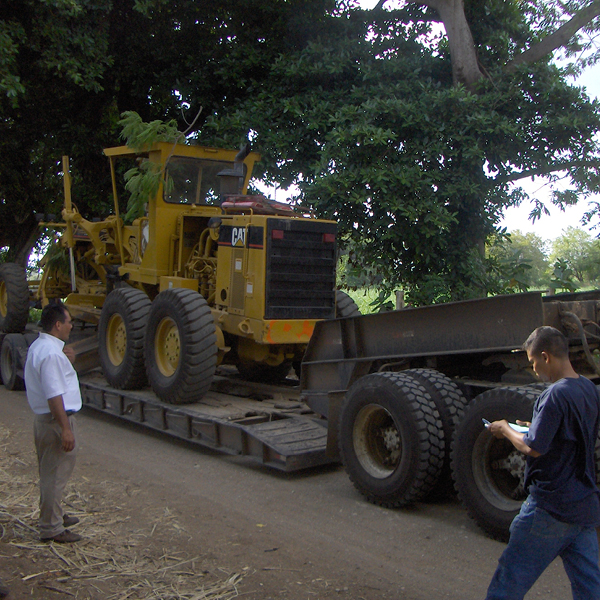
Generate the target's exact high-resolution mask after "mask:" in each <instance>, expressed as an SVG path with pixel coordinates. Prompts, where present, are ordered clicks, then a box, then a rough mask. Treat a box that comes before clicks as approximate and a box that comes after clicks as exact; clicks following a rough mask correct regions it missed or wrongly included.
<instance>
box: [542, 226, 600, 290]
mask: <svg viewBox="0 0 600 600" xmlns="http://www.w3.org/2000/svg"><path fill="white" fill-rule="evenodd" d="M557 259H561V260H563V261H564V263H565V264H566V265H568V267H569V269H570V270H571V272H572V275H573V277H575V279H576V280H577V281H578V282H579V283H580V284H582V285H597V284H598V283H599V282H600V240H598V239H595V238H592V236H591V235H590V234H589V233H587V232H586V231H583V230H582V229H577V228H575V227H567V229H565V230H564V231H563V234H562V235H561V236H560V237H558V238H556V240H554V241H553V243H552V250H551V252H550V260H553V261H554V260H557Z"/></svg>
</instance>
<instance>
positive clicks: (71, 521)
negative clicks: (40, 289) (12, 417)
mask: <svg viewBox="0 0 600 600" xmlns="http://www.w3.org/2000/svg"><path fill="white" fill-rule="evenodd" d="M40 323H41V326H42V330H43V331H42V333H40V335H39V337H38V338H37V339H36V340H35V341H34V342H33V344H31V346H30V348H29V351H28V352H27V361H26V363H25V388H26V390H27V400H28V401H29V405H30V406H31V409H32V410H33V412H34V413H35V418H34V438H35V447H36V451H37V456H38V464H39V472H40V519H39V528H40V539H41V540H42V541H47V542H51V541H54V542H59V543H69V542H77V541H79V540H80V539H81V536H80V535H77V534H76V533H73V532H72V531H69V530H68V529H66V527H69V526H71V525H75V524H76V523H78V522H79V519H77V517H72V516H68V515H65V514H64V513H63V510H62V506H61V500H62V495H63V491H64V489H65V486H66V485H67V482H68V481H69V477H70V476H71V473H72V472H73V468H74V467H75V457H76V454H77V449H78V445H77V440H76V430H75V418H74V415H75V413H76V412H77V411H78V410H80V409H81V391H80V389H79V380H78V379H77V373H76V372H75V369H74V368H73V365H72V364H71V363H72V362H73V361H74V360H75V354H74V352H73V350H72V349H71V348H65V342H66V341H67V340H68V339H69V334H70V333H71V329H72V328H73V323H72V321H71V315H70V314H69V311H68V310H67V309H66V307H65V306H64V305H63V304H62V303H60V302H59V303H53V304H48V305H47V306H45V307H44V309H43V310H42V317H41V320H40Z"/></svg>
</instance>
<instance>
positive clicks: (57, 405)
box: [48, 394, 75, 452]
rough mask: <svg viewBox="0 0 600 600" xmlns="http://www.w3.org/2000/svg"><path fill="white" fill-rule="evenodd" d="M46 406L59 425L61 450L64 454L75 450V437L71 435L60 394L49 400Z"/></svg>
mask: <svg viewBox="0 0 600 600" xmlns="http://www.w3.org/2000/svg"><path fill="white" fill-rule="evenodd" d="M48 406H49V407H50V412H51V413H52V416H53V417H54V420H55V421H56V422H57V423H58V424H59V425H60V429H61V437H62V449H63V450H64V451H65V452H71V451H72V450H73V449H74V448H75V436H74V435H73V431H72V430H71V425H70V424H69V417H67V413H66V412H65V404H64V402H63V398H62V394H61V395H60V396H54V398H50V399H49V400H48Z"/></svg>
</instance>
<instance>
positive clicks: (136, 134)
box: [119, 110, 185, 152]
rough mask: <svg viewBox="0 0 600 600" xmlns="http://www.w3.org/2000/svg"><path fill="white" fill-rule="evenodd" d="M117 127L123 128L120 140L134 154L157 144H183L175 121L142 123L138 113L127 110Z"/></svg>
mask: <svg viewBox="0 0 600 600" xmlns="http://www.w3.org/2000/svg"><path fill="white" fill-rule="evenodd" d="M119 125H121V127H122V128H123V131H122V132H121V139H123V140H125V144H126V145H127V146H129V147H130V148H133V149H134V150H135V151H136V152H143V151H144V150H147V149H148V148H149V147H150V146H152V145H153V144H156V143H157V142H168V143H172V144H183V143H185V136H184V135H183V133H181V132H180V131H179V128H178V125H177V121H176V120H175V119H171V120H170V121H168V122H164V121H161V120H160V119H155V120H154V121H150V123H144V121H143V120H142V117H140V115H139V114H138V113H136V112H135V111H133V110H128V111H125V112H124V113H123V114H122V115H121V120H120V121H119Z"/></svg>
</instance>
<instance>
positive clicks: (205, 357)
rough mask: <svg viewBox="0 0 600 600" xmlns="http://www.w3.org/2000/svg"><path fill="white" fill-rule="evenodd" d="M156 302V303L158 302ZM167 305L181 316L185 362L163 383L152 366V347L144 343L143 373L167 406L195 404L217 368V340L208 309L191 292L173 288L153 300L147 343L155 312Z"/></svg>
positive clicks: (152, 327)
mask: <svg viewBox="0 0 600 600" xmlns="http://www.w3.org/2000/svg"><path fill="white" fill-rule="evenodd" d="M157 301H158V302H157ZM163 305H164V306H165V307H167V306H170V307H172V308H173V309H174V312H175V313H176V314H177V315H179V316H180V317H181V320H182V322H183V328H180V331H179V336H180V344H181V346H182V347H183V346H185V348H186V352H185V357H186V360H185V362H183V363H182V364H180V365H179V366H178V368H177V370H176V372H175V373H174V374H173V375H172V376H171V377H170V378H169V380H170V381H171V383H167V384H165V383H164V381H163V380H164V379H165V378H164V377H163V376H162V375H161V374H160V372H159V370H158V367H157V366H156V364H155V358H154V349H153V347H152V344H150V343H147V344H146V350H145V356H146V371H147V375H148V380H149V382H150V385H151V386H152V389H153V390H154V393H155V394H156V395H157V396H158V397H159V398H160V399H161V400H163V401H164V402H169V403H170V404H187V403H190V402H197V401H198V400H200V399H201V398H202V397H203V396H204V395H205V394H206V392H208V390H209V388H210V385H211V383H212V380H213V376H214V373H215V370H216V367H217V337H216V333H215V324H214V319H213V316H212V313H211V311H210V307H209V306H208V304H207V303H206V300H205V299H204V298H203V297H202V296H201V295H200V294H199V293H198V292H195V291H194V290H190V289H186V288H174V289H169V290H165V291H164V292H161V293H160V294H159V295H158V296H157V297H156V298H155V300H154V302H153V304H152V309H151V311H150V317H149V320H148V336H149V337H148V340H150V339H152V338H153V337H154V336H153V332H154V327H155V325H156V324H155V323H154V319H156V318H157V317H156V316H155V315H156V312H157V311H159V310H162V307H163Z"/></svg>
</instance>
